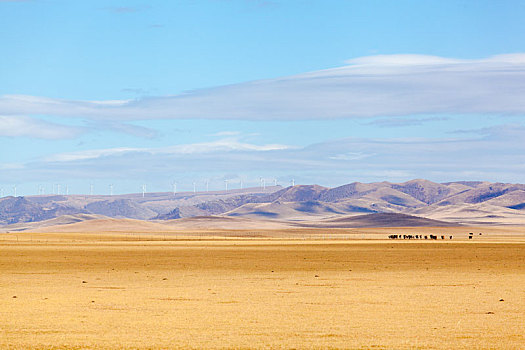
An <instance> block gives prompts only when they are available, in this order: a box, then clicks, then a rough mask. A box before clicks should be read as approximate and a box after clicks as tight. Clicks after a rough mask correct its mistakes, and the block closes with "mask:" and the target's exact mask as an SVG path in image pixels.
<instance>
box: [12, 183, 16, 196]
mask: <svg viewBox="0 0 525 350" xmlns="http://www.w3.org/2000/svg"><path fill="white" fill-rule="evenodd" d="M13 192H14V194H15V197H16V185H14V186H13Z"/></svg>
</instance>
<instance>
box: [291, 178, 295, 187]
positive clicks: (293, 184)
mask: <svg viewBox="0 0 525 350" xmlns="http://www.w3.org/2000/svg"><path fill="white" fill-rule="evenodd" d="M294 186H295V179H292V187H294Z"/></svg>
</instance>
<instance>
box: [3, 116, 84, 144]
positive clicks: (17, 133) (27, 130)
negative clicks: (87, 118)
mask: <svg viewBox="0 0 525 350" xmlns="http://www.w3.org/2000/svg"><path fill="white" fill-rule="evenodd" d="M84 131H85V130H84V129H83V128H79V127H72V126H67V125H60V124H55V123H51V122H46V121H43V120H39V119H35V118H30V117H26V116H5V115H4V116H2V115H0V136H4V137H30V138H39V139H48V140H56V139H68V138H74V137H76V136H78V135H79V134H80V133H82V132H84Z"/></svg>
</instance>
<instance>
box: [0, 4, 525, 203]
mask: <svg viewBox="0 0 525 350" xmlns="http://www.w3.org/2000/svg"><path fill="white" fill-rule="evenodd" d="M523 18H525V2H523V1H475V2H474V1H458V0H456V1H443V0H442V1H386V0H385V1H370V0H367V1H350V0H349V1H290V0H289V1H264V0H242V1H241V0H239V1H233V0H232V1H228V0H213V1H184V0H180V1H147V2H146V1H89V2H81V1H60V0H32V1H5V0H4V1H1V0H0V23H1V24H0V42H1V43H2V49H1V50H2V55H0V63H1V64H0V159H1V161H2V164H1V165H0V187H1V188H2V189H3V193H4V194H5V195H7V194H12V192H13V186H15V185H16V186H17V191H18V194H35V193H38V191H39V190H38V188H39V187H43V188H45V191H46V193H51V192H52V191H53V187H55V188H56V184H61V188H62V189H64V188H65V186H66V185H67V186H68V188H69V189H70V193H87V192H88V191H89V184H91V183H92V184H94V188H95V192H97V193H106V192H108V191H109V189H108V188H109V185H110V184H113V185H114V192H116V193H126V192H137V191H139V190H140V187H141V185H142V184H143V183H146V184H148V188H149V189H150V190H152V191H163V190H169V189H170V188H171V183H172V182H174V181H176V182H177V183H178V188H180V189H181V190H190V189H192V187H193V186H192V183H193V182H194V181H195V182H196V183H197V187H198V188H199V186H200V187H203V184H204V183H205V181H207V180H208V181H210V188H217V189H218V188H222V187H223V186H224V180H225V179H228V180H230V183H231V184H232V185H230V188H231V186H235V184H240V181H241V179H242V181H243V182H244V183H245V184H247V185H257V184H258V182H259V179H260V177H263V178H265V179H267V181H268V182H270V181H271V182H273V179H277V181H278V183H280V184H281V185H288V184H289V183H290V180H291V179H292V178H294V179H295V180H296V183H318V184H321V185H326V186H336V185H340V184H344V183H348V182H352V181H363V182H372V181H383V180H387V181H396V182H397V181H405V180H409V179H412V178H427V179H429V180H433V181H440V182H444V181H453V180H488V181H501V182H524V181H525V179H524V178H523V175H522V174H523V173H524V171H525V165H524V164H525V152H524V151H525V145H524V143H525V142H523V140H524V139H525V125H524V123H523V116H524V115H525V48H524V46H525V22H524V21H523ZM53 185H55V186H53Z"/></svg>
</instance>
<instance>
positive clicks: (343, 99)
mask: <svg viewBox="0 0 525 350" xmlns="http://www.w3.org/2000/svg"><path fill="white" fill-rule="evenodd" d="M523 96H525V54H509V55H499V56H493V57H489V58H484V59H473V60H459V59H448V58H442V57H434V56H422V55H387V56H371V57H362V58H357V59H353V60H350V61H348V62H347V65H345V66H343V67H339V68H334V69H327V70H321V71H315V72H310V73H304V74H299V75H295V76H289V77H282V78H277V79H268V80H259V81H253V82H247V83H240V84H233V85H228V86H220V87H215V88H211V89H201V90H195V91H190V92H186V93H183V94H180V95H172V96H159V97H146V98H142V99H135V100H120V101H75V100H64V99H51V98H45V97H36V96H27V95H4V96H1V97H0V114H4V115H34V114H43V115H55V116H62V117H81V118H85V119H93V120H97V119H98V120H100V119H104V120H108V119H110V120H114V121H123V120H149V119H230V120H232V119H246V120H322V119H341V118H362V117H378V116H382V117H385V116H403V115H418V114H455V113H462V114H514V115H522V114H525V99H524V98H523Z"/></svg>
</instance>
